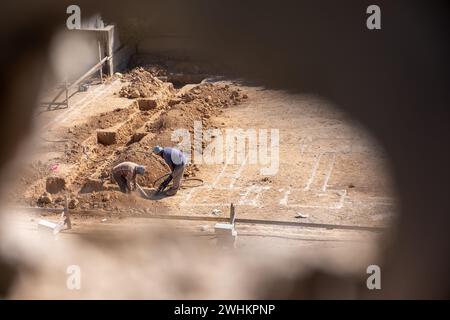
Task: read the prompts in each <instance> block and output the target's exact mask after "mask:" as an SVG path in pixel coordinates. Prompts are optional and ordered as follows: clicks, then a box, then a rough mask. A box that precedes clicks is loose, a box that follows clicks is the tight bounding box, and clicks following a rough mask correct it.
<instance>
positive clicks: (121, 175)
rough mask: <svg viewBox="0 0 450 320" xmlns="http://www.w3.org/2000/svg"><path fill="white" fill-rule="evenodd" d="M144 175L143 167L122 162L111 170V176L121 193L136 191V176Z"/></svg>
mask: <svg viewBox="0 0 450 320" xmlns="http://www.w3.org/2000/svg"><path fill="white" fill-rule="evenodd" d="M144 173H145V167H144V166H141V165H138V164H136V163H134V162H122V163H119V164H118V165H117V166H115V167H114V168H113V169H112V176H113V178H114V180H115V181H116V182H117V184H118V185H119V188H120V191H122V192H123V193H130V192H131V191H134V190H136V175H138V174H140V175H143V174H144Z"/></svg>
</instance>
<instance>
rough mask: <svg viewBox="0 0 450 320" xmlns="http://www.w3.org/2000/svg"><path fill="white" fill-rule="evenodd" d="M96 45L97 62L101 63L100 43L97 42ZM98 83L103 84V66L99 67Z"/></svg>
mask: <svg viewBox="0 0 450 320" xmlns="http://www.w3.org/2000/svg"><path fill="white" fill-rule="evenodd" d="M97 43H98V61H102V45H101V43H100V40H98V41H97ZM99 71H100V83H103V65H102V66H100V69H99Z"/></svg>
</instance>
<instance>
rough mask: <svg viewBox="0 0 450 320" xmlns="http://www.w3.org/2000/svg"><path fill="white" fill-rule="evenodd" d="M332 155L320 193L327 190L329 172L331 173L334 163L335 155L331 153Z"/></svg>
mask: <svg viewBox="0 0 450 320" xmlns="http://www.w3.org/2000/svg"><path fill="white" fill-rule="evenodd" d="M332 154H333V159H332V160H331V164H330V169H329V170H328V172H327V175H326V177H325V181H324V182H323V186H322V191H326V190H327V187H328V180H330V176H331V172H332V171H333V168H334V163H335V161H336V153H334V152H333V153H332Z"/></svg>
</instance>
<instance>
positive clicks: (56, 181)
mask: <svg viewBox="0 0 450 320" xmlns="http://www.w3.org/2000/svg"><path fill="white" fill-rule="evenodd" d="M65 188H66V180H65V179H64V178H61V177H54V176H50V177H47V179H46V180H45V189H46V190H47V192H49V193H51V194H55V193H58V192H60V191H62V190H64V189H65Z"/></svg>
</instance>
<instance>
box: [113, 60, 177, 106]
mask: <svg viewBox="0 0 450 320" xmlns="http://www.w3.org/2000/svg"><path fill="white" fill-rule="evenodd" d="M122 81H127V82H130V84H128V85H126V86H124V87H123V88H122V89H121V90H120V91H119V95H120V96H121V97H124V98H129V99H136V98H147V97H152V96H153V95H155V94H156V93H158V92H159V91H160V90H161V89H163V88H164V87H166V88H167V87H169V86H165V85H164V82H163V81H161V80H159V79H158V78H157V77H156V76H154V75H153V74H152V73H151V72H150V71H147V70H145V69H144V68H142V67H138V68H135V69H133V70H132V71H130V72H129V73H127V74H125V75H124V77H123V78H122Z"/></svg>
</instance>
